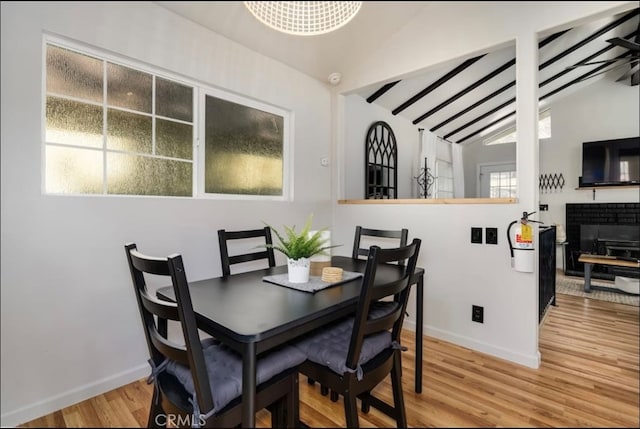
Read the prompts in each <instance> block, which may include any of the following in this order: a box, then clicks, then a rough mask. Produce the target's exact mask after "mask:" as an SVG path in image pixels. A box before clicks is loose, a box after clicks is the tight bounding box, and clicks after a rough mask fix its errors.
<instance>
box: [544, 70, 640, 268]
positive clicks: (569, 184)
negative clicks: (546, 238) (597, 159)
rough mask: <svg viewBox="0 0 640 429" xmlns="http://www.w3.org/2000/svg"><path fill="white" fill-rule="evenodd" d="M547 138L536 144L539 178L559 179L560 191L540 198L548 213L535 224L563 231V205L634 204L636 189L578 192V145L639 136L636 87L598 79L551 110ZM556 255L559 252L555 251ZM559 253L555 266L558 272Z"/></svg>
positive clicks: (639, 103) (639, 97) (639, 100)
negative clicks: (551, 225) (556, 176)
mask: <svg viewBox="0 0 640 429" xmlns="http://www.w3.org/2000/svg"><path fill="white" fill-rule="evenodd" d="M550 107H551V138H550V139H545V140H542V142H541V143H540V174H560V173H562V176H563V177H564V180H565V186H564V188H563V189H562V190H554V191H547V192H542V193H541V194H540V203H541V204H548V205H549V211H546V212H540V219H541V220H543V221H544V222H547V223H556V224H561V225H563V226H565V227H566V224H565V222H566V218H565V214H566V211H565V205H566V204H567V203H590V202H596V203H609V202H638V201H640V191H639V190H638V188H637V187H636V188H628V189H599V190H597V191H596V194H595V200H594V199H593V193H592V191H590V190H577V189H576V188H577V187H578V177H579V176H581V175H582V143H583V142H586V141H596V140H609V139H617V138H624V137H637V136H639V135H640V121H639V120H638V118H640V86H639V85H636V86H630V85H629V82H628V81H627V82H614V81H612V80H609V79H606V80H605V79H600V80H598V81H597V82H595V83H594V84H593V85H589V86H587V87H585V88H583V89H581V90H580V91H578V92H575V93H573V94H571V95H570V96H568V97H565V98H563V99H561V100H559V101H558V102H556V103H554V104H552V105H551V106H550ZM558 250H559V249H558ZM561 258H562V253H561V252H560V251H558V258H557V266H558V267H561V266H562V259H561Z"/></svg>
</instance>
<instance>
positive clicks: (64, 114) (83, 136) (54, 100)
mask: <svg viewBox="0 0 640 429" xmlns="http://www.w3.org/2000/svg"><path fill="white" fill-rule="evenodd" d="M45 139H46V141H47V142H49V143H62V144H69V145H77V146H87V147H102V107H100V106H94V105H91V104H85V103H80V102H77V101H71V100H65V99H64V98H58V97H47V130H46V136H45Z"/></svg>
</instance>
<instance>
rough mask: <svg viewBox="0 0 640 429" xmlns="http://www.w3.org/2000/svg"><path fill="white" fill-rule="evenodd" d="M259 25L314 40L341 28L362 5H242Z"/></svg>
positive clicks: (349, 2) (296, 2)
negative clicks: (319, 35)
mask: <svg viewBox="0 0 640 429" xmlns="http://www.w3.org/2000/svg"><path fill="white" fill-rule="evenodd" d="M244 5H245V6H246V7H247V9H249V11H250V12H251V13H252V14H253V16H255V17H256V18H257V19H258V20H259V21H260V22H262V23H263V24H265V25H267V26H268V27H271V28H273V29H274V30H278V31H281V32H283V33H287V34H292V35H295V36H315V35H318V34H325V33H329V32H331V31H333V30H337V29H338V28H340V27H342V26H343V25H345V24H346V23H348V22H349V21H351V19H353V17H354V16H355V15H356V14H357V13H358V11H359V10H360V8H361V7H362V2H361V1H245V2H244Z"/></svg>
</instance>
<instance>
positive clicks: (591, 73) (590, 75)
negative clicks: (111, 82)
mask: <svg viewBox="0 0 640 429" xmlns="http://www.w3.org/2000/svg"><path fill="white" fill-rule="evenodd" d="M628 53H629V51H627V52H625V53H624V54H622V55H618V56H617V57H615V58H614V59H616V60H619V59H622V58H626V56H627V55H628ZM609 65H610V64H602V65H601V66H598V67H596V68H594V69H593V70H589V71H588V72H586V73H584V74H583V75H581V76H579V77H577V78H575V79H573V80H572V81H570V82H567V83H565V84H564V85H562V86H559V87H558V88H556V89H554V90H553V91H551V92H550V93H548V94H545V95H543V96H542V97H540V101H542V100H544V99H545V98H549V97H551V96H552V95H555V94H557V93H558V92H560V91H562V90H564V89H566V88H568V87H570V86H571V85H575V84H576V83H579V82H582V81H583V80H586V79H588V78H589V77H593V76H592V75H594V74H595V73H597V72H599V71H600V70H604V69H605V68H607V67H609Z"/></svg>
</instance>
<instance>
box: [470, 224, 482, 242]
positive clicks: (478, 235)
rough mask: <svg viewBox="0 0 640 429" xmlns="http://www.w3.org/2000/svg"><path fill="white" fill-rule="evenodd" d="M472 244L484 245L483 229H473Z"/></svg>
mask: <svg viewBox="0 0 640 429" xmlns="http://www.w3.org/2000/svg"><path fill="white" fill-rule="evenodd" d="M471 242H472V243H480V244H482V228H475V227H472V228H471Z"/></svg>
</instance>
